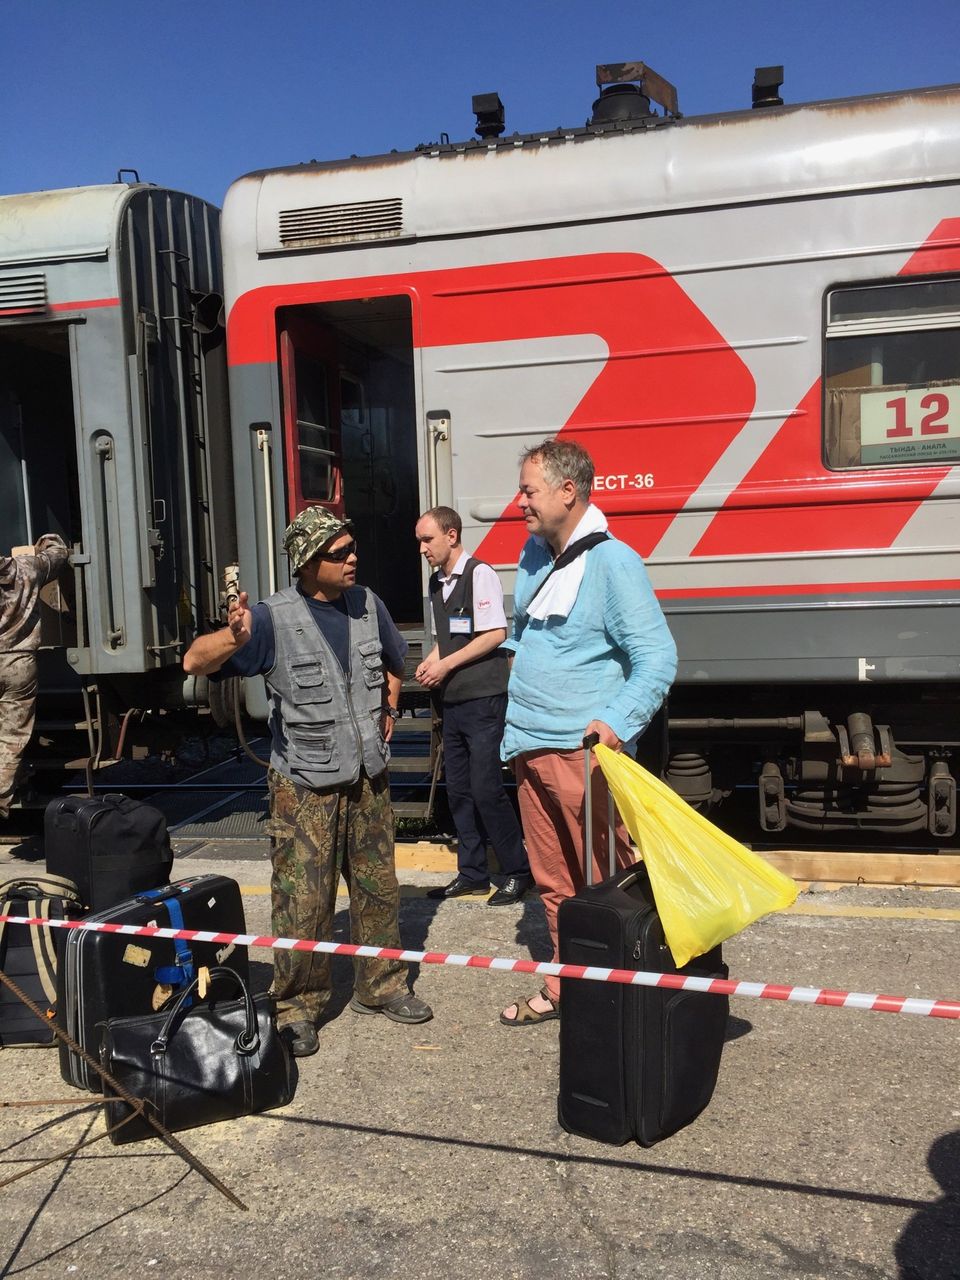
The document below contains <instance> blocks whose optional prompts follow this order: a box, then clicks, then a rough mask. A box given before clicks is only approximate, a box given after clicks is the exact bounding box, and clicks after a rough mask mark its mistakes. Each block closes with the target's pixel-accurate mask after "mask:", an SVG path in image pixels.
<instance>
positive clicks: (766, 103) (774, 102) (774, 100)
mask: <svg viewBox="0 0 960 1280" xmlns="http://www.w3.org/2000/svg"><path fill="white" fill-rule="evenodd" d="M782 84H783V67H757V68H755V70H754V73H753V104H752V105H753V106H754V107H755V108H756V107H782V106H783V99H782V98H781V97H780V86H781V85H782Z"/></svg>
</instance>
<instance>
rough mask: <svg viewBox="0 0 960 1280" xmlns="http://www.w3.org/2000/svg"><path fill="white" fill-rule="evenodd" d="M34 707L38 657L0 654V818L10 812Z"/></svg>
mask: <svg viewBox="0 0 960 1280" xmlns="http://www.w3.org/2000/svg"><path fill="white" fill-rule="evenodd" d="M36 706H37V655H36V654H35V653H0V818H6V817H7V816H8V815H9V813H10V803H11V801H12V800H13V792H14V788H15V787H16V785H17V774H18V772H19V770H20V762H21V760H22V759H23V755H24V752H25V751H26V749H27V743H28V742H29V741H30V737H31V735H32V733H33V717H34V712H35V711H36Z"/></svg>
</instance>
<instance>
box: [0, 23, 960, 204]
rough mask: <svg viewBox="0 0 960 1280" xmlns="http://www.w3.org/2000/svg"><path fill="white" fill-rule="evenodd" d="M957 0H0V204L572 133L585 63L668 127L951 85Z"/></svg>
mask: <svg viewBox="0 0 960 1280" xmlns="http://www.w3.org/2000/svg"><path fill="white" fill-rule="evenodd" d="M958 36H960V0H910V3H908V4H904V3H902V0H872V2H869V3H868V2H867V0H798V2H796V3H794V2H792V0H728V3H724V2H723V0H673V3H672V4H660V5H657V4H652V3H650V0H642V2H641V0H589V2H588V0H514V3H506V2H505V0H470V3H466V2H465V0H447V3H442V2H441V0H400V2H398V3H388V2H387V0H351V2H350V3H348V2H347V0H338V2H337V3H330V2H329V0H313V2H312V3H311V2H308V0H275V2H274V3H271V4H266V3H262V2H261V0H232V2H231V0H190V2H187V0H163V2H162V3H158V2H157V0H153V3H150V4H147V3H144V2H143V0H0V49H2V51H3V64H4V71H3V94H4V99H5V100H4V104H3V108H2V111H3V117H2V121H3V123H2V132H0V193H4V194H8V193H12V192H20V191H34V190H39V189H41V188H51V187H66V186H74V185H80V184H84V183H99V182H112V181H113V180H114V178H115V177H116V172H117V170H118V169H119V168H121V167H133V168H135V169H137V170H138V171H139V174H140V176H141V178H142V179H143V180H144V181H149V182H155V183H157V184H159V185H164V186H171V187H175V188H179V189H181V190H184V191H190V192H192V193H194V194H197V195H200V196H204V197H205V198H207V199H209V200H212V201H214V202H215V203H217V204H219V203H221V202H222V200H223V196H224V193H225V191H226V189H227V187H228V186H229V184H230V182H231V181H232V180H233V179H234V178H237V177H239V176H240V175H241V174H243V173H247V172H249V171H250V170H252V169H260V168H267V167H270V166H273V165H281V164H294V163H297V162H298V161H301V160H310V159H318V160H323V159H337V158H340V157H343V156H347V155H351V154H359V155H368V154H376V153H378V152H383V151H389V150H391V149H392V148H397V149H400V150H406V149H408V148H411V147H414V146H416V145H417V143H419V142H427V141H432V140H435V139H437V138H439V136H440V134H441V132H445V133H447V134H449V135H450V137H451V138H452V139H454V140H457V139H462V138H467V137H470V136H472V132H473V127H474V119H473V115H472V113H471V110H470V99H471V96H472V95H473V94H474V93H483V92H489V91H492V90H496V91H498V92H499V93H500V96H501V98H502V99H503V101H504V103H505V106H506V111H507V129H508V132H512V131H513V130H514V129H516V130H518V131H520V132H528V131H532V130H536V129H549V128H555V127H557V126H558V125H567V126H569V125H579V124H582V123H583V122H584V120H585V119H586V117H587V116H588V115H589V113H590V105H591V102H592V100H593V98H594V96H595V94H596V90H595V86H594V68H595V65H596V64H597V63H598V62H614V61H626V60H631V59H640V60H643V61H645V62H646V63H648V65H650V66H651V67H653V68H654V69H655V70H657V71H658V72H660V73H661V74H662V75H663V76H665V77H666V79H668V80H670V81H672V82H673V84H675V85H676V86H677V89H678V91H679V101H680V108H681V110H682V111H683V112H684V113H685V114H686V115H697V114H702V113H705V112H711V111H725V110H733V109H736V108H741V107H746V106H749V103H750V85H751V82H752V80H753V69H754V67H755V66H760V65H766V64H771V63H783V64H784V66H785V83H784V89H783V93H784V97H785V99H786V100H787V101H789V102H802V101H810V100H812V99H818V98H831V97H845V96H848V95H852V94H861V93H873V92H883V91H887V90H895V89H905V88H915V87H917V86H921V85H929V84H946V83H949V82H951V81H954V80H960V63H958V58H957V53H956V50H957V45H958Z"/></svg>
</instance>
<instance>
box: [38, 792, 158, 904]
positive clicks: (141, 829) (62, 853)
mask: <svg viewBox="0 0 960 1280" xmlns="http://www.w3.org/2000/svg"><path fill="white" fill-rule="evenodd" d="M43 837H44V854H45V857H46V861H47V870H48V871H49V872H50V873H51V874H52V875H57V876H69V877H70V879H71V880H74V881H75V882H76V884H77V887H78V889H79V890H80V897H81V898H82V899H83V902H84V904H85V905H86V908H87V910H88V911H105V910H106V909H107V908H108V907H112V906H114V905H115V904H116V903H118V902H123V901H125V899H127V898H130V897H132V896H133V895H134V894H136V893H140V892H141V890H143V889H156V888H158V887H159V886H160V885H164V884H169V883H170V868H171V867H172V865H173V853H172V851H171V849H170V837H169V836H168V835H167V822H166V819H165V818H164V816H163V814H162V813H161V812H160V810H159V809H155V808H154V807H153V806H152V805H149V804H142V803H141V802H140V801H139V800H131V799H130V797H129V796H121V795H105V796H63V797H60V798H58V799H56V800H51V801H50V803H49V804H48V805H47V809H46V812H45V814H44V819H43Z"/></svg>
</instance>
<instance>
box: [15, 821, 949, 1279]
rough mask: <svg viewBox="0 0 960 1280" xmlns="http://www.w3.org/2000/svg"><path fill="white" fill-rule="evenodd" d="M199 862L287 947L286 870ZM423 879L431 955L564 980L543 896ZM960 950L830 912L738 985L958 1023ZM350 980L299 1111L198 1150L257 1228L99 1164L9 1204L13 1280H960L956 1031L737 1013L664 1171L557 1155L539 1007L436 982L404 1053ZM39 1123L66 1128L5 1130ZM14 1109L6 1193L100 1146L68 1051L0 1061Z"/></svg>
mask: <svg viewBox="0 0 960 1280" xmlns="http://www.w3.org/2000/svg"><path fill="white" fill-rule="evenodd" d="M181 847H182V849H183V850H185V851H186V852H188V855H189V856H185V857H180V858H179V859H178V862H177V865H176V867H175V873H176V874H178V875H183V874H189V875H196V874H202V873H204V872H210V871H212V872H217V873H220V874H226V875H231V876H234V877H235V878H236V879H237V880H238V881H239V882H240V883H241V885H243V886H244V889H245V893H244V899H245V907H246V912H247V924H248V927H249V928H250V929H251V930H255V931H258V932H269V897H268V895H267V893H266V886H267V883H268V869H267V865H266V860H265V857H264V850H263V846H262V845H254V844H249V843H246V844H242V845H234V846H230V845H226V844H221V845H209V844H207V845H203V844H199V845H198V844H196V843H194V844H192V845H183V846H181ZM398 857H399V866H400V879H401V883H402V887H403V898H402V915H401V929H402V935H403V940H404V943H405V944H406V945H407V946H409V947H411V948H416V949H425V948H429V949H432V950H437V951H453V952H468V953H482V954H487V955H502V956H533V957H534V958H535V959H545V958H548V956H549V946H548V942H547V934H546V929H545V926H544V922H543V914H542V909H541V907H540V903H539V900H538V899H537V898H536V896H532V895H528V897H527V898H526V899H525V900H524V902H523V904H521V905H519V906H517V907H507V908H491V907H488V906H487V905H486V904H485V902H484V901H483V900H482V899H469V900H463V899H461V900H458V901H454V902H446V903H442V904H438V903H435V902H433V901H431V900H430V899H427V898H426V897H425V896H424V892H425V889H426V888H427V887H429V886H430V885H433V884H440V883H443V882H444V881H445V879H446V878H447V872H446V871H445V870H444V869H443V866H444V863H443V857H442V855H440V856H439V860H438V863H437V868H438V869H434V870H428V871H424V870H417V869H413V867H412V866H411V865H409V864H410V863H411V862H412V861H413V859H411V858H410V856H409V855H408V854H406V853H405V852H404V850H403V847H402V846H401V847H400V849H399V854H398ZM416 865H417V866H422V865H423V862H422V860H419V861H417V862H416ZM18 866H19V864H18V863H17V862H16V861H13V860H9V859H8V861H7V862H6V863H0V877H5V876H6V875H8V874H13V873H14V872H15V871H16V870H17V869H18ZM342 907H343V909H342V910H340V911H339V912H338V916H337V936H338V937H340V938H345V937H346V928H347V920H346V909H345V908H346V899H345V898H344V899H343V900H342ZM958 923H960V893H958V892H957V891H955V890H944V889H941V890H936V891H923V890H918V889H904V888H882V889H881V888H866V887H858V888H854V887H850V888H845V889H841V890H836V891H831V892H826V891H820V890H818V889H817V888H816V887H814V888H813V889H812V890H809V891H807V892H805V893H803V894H802V895H801V898H800V900H799V902H798V904H797V907H796V908H795V909H794V910H792V911H791V912H789V913H782V914H780V915H778V916H776V917H773V918H770V919H767V920H765V921H762V922H761V923H759V924H757V925H754V926H753V927H752V928H750V929H749V930H747V931H746V932H745V933H743V934H741V935H740V936H739V937H738V938H735V939H733V940H732V941H731V942H729V943H728V944H726V945H725V948H724V950H725V957H726V959H727V961H728V963H729V965H730V971H731V976H732V977H735V978H741V979H749V980H757V981H775V982H782V983H787V984H802V985H811V986H829V987H835V988H840V989H844V990H857V991H866V992H889V993H892V994H903V995H918V996H943V997H949V998H956V997H958V996H960V931H958V927H957V926H958ZM252 960H253V962H254V963H253V974H254V978H255V982H256V984H257V985H259V986H262V987H266V985H267V984H268V982H269V979H270V967H269V960H270V956H269V953H268V952H265V951H258V952H255V953H254V954H253V955H252ZM334 975H335V988H336V990H335V999H334V1002H333V1008H332V1011H331V1017H330V1019H329V1020H328V1021H327V1022H326V1023H325V1025H324V1026H323V1028H322V1029H321V1033H320V1046H321V1047H320V1052H319V1053H318V1054H317V1055H316V1056H315V1057H313V1058H310V1059H305V1060H302V1061H301V1062H300V1063H299V1084H298V1088H297V1092H296V1096H295V1098H294V1100H293V1102H292V1103H291V1104H290V1105H289V1106H288V1107H286V1108H284V1109H282V1110H280V1111H275V1112H271V1113H268V1114H264V1115H260V1116H255V1117H248V1118H245V1119H242V1120H239V1121H235V1122H230V1123H225V1124H220V1125H214V1126H209V1127H207V1128H204V1129H199V1130H194V1131H191V1132H188V1133H186V1134H184V1135H182V1136H183V1139H184V1141H185V1143H186V1144H187V1146H188V1147H189V1148H190V1149H191V1150H192V1151H193V1152H194V1153H195V1154H196V1155H197V1156H198V1157H199V1158H200V1159H201V1160H203V1161H204V1162H205V1163H206V1164H207V1165H209V1166H210V1167H211V1168H212V1169H213V1170H214V1171H215V1172H216V1173H217V1175H218V1176H219V1177H221V1178H222V1179H223V1180H224V1181H225V1182H226V1183H227V1185H229V1186H230V1187H231V1188H232V1189H233V1190H234V1191H235V1192H236V1193H237V1194H238V1195H239V1196H240V1197H241V1199H243V1200H244V1201H245V1202H246V1203H247V1205H248V1206H249V1209H248V1211H247V1212H241V1211H240V1210H238V1209H236V1208H234V1207H233V1206H232V1205H230V1204H229V1202H228V1201H226V1200H225V1199H224V1198H223V1197H222V1196H221V1195H219V1194H218V1193H217V1191H215V1190H214V1189H213V1188H212V1187H210V1186H209V1185H208V1184H207V1183H205V1182H204V1181H203V1179H202V1178H201V1177H200V1176H199V1175H198V1174H197V1173H195V1172H191V1171H189V1170H188V1169H187V1168H186V1166H185V1165H184V1164H183V1163H182V1162H181V1161H180V1160H179V1159H178V1157H177V1156H175V1155H173V1154H171V1153H170V1152H169V1151H168V1150H167V1149H166V1148H164V1147H163V1145H162V1144H161V1143H160V1142H159V1141H149V1142H144V1143H139V1144H136V1145H132V1146H128V1147H123V1148H113V1147H111V1146H110V1145H109V1143H108V1142H107V1141H106V1140H104V1141H101V1142H97V1143H94V1144H93V1145H92V1146H89V1147H87V1148H85V1149H84V1150H83V1151H81V1152H80V1153H78V1154H77V1155H75V1156H73V1157H71V1158H70V1159H68V1160H66V1161H61V1162H57V1163H55V1164H52V1165H49V1166H48V1167H46V1168H44V1169H41V1170H39V1171H36V1172H31V1173H29V1174H28V1176H25V1177H23V1178H21V1179H20V1180H18V1181H17V1182H14V1183H12V1184H11V1185H8V1186H6V1187H3V1188H0V1196H2V1202H0V1276H7V1275H10V1276H13V1275H26V1276H30V1277H38V1278H39V1277H48V1276H50V1277H53V1276H57V1277H60V1276H67V1275H69V1276H78V1277H102V1276H110V1275H120V1274H123V1275H128V1274H135V1275H138V1276H148V1275H150V1274H155V1275H163V1276H167V1277H176V1278H180V1277H183V1278H184V1280H192V1278H194V1277H211V1278H212V1277H231V1278H234V1277H235V1278H236V1280H247V1278H248V1277H250V1278H252V1277H256V1278H257V1280H262V1277H274V1278H275V1280H294V1278H297V1277H302V1276H307V1275H314V1274H318V1273H320V1274H323V1275H325V1276H328V1277H331V1278H333V1280H340V1278H341V1277H343V1278H347V1277H350V1278H353V1277H357V1278H361V1277H363V1278H365V1277H373V1276H377V1277H395V1276H396V1277H401V1276H402V1277H423V1278H424V1280H428V1278H432V1277H448V1276H456V1277H463V1278H464V1280H472V1278H473V1277H477V1278H478V1280H480V1278H482V1280H500V1278H501V1277H503V1278H506V1277H524V1278H526V1277H530V1278H536V1280H540V1278H541V1277H544V1278H546V1277H554V1276H556V1275H558V1274H560V1273H562V1274H563V1275H564V1276H568V1277H584V1278H586V1277H590V1278H593V1277H611V1278H612V1277H617V1278H621V1277H633V1276H637V1277H640V1276H644V1277H648V1276H649V1277H653V1276H658V1277H668V1278H670V1280H687V1278H690V1280H693V1278H694V1277H696V1278H697V1280H699V1278H700V1277H711V1278H716V1280H761V1278H762V1280H767V1278H768V1277H775V1278H777V1280H780V1278H783V1280H793V1278H794V1277H796V1278H797V1280H800V1278H801V1277H802V1278H803V1280H809V1278H811V1277H824V1280H826V1278H828V1277H829V1278H830V1280H835V1278H845V1277H851V1278H856V1280H870V1278H873V1277H887V1276H894V1277H901V1278H903V1280H906V1278H908V1277H909V1278H910V1280H916V1278H918V1277H921V1278H923V1280H947V1278H948V1277H949V1278H951V1280H957V1277H960V1094H958V1071H957V1063H958V1057H960V1024H958V1023H957V1022H948V1021H941V1020H935V1019H931V1018H919V1017H912V1016H906V1015H890V1014H880V1013H860V1012H853V1011H846V1010H842V1009H835V1008H822V1007H811V1006H800V1005H794V1004H783V1003H779V1002H774V1001H767V1000H764V1001H761V1000H746V999H740V1000H734V1001H731V1018H730V1024H729V1030H728V1039H727V1044H726V1046H725V1050H724V1058H723V1064H722V1067H721V1073H720V1080H719V1083H718V1087H717V1091H716V1093H715V1095H714V1098H713V1101H712V1103H711V1105H710V1107H709V1108H708V1109H707V1111H706V1112H705V1113H704V1114H703V1115H702V1116H701V1117H700V1118H699V1119H698V1120H697V1121H696V1122H695V1123H694V1124H693V1125H692V1126H690V1127H689V1128H688V1129H686V1130H684V1131H683V1132H682V1133H680V1134H678V1135H676V1136H675V1137H673V1138H670V1139H668V1140H667V1141H665V1142H663V1143H661V1144H660V1145H659V1146H657V1147H654V1148H651V1149H649V1150H643V1149H641V1148H639V1147H637V1146H634V1145H629V1146H625V1147H608V1146H603V1145H600V1144H597V1143H594V1142H590V1141H587V1140H585V1139H581V1138H576V1137H572V1136H571V1135H569V1134H567V1133H565V1132H564V1131H563V1130H562V1129H561V1128H560V1127H559V1125H558V1123H557V1118H556V1091H557V1023H556V1022H552V1023H545V1024H543V1025H542V1026H537V1027H532V1028H523V1029H517V1028H511V1029H508V1028H505V1027H501V1026H500V1025H499V1024H498V1022H497V1014H498V1012H499V1010H500V1009H501V1008H502V1007H503V1006H504V1005H506V1004H507V1003H509V1001H510V1000H511V999H512V998H513V997H514V996H516V995H518V994H530V993H531V992H532V991H533V990H534V989H535V988H536V986H537V982H536V979H535V978H533V979H531V978H524V977H523V976H518V975H511V974H498V973H496V972H489V971H482V970H464V969H455V968H439V967H427V966H424V968H423V971H422V973H421V974H420V975H419V976H418V978H417V988H416V989H417V991H418V993H419V994H421V995H422V996H423V997H424V998H425V999H427V1000H429V1001H430V1003H431V1004H432V1005H433V1007H434V1010H435V1014H436V1016H435V1018H434V1020H433V1021H432V1022H430V1023H427V1024H424V1025H422V1026H418V1027H405V1026H399V1025H397V1024H395V1023H392V1022H389V1021H388V1020H387V1019H385V1018H379V1017H377V1018H371V1017H363V1016H358V1015H356V1014H353V1013H351V1012H350V1011H349V1009H347V1008H346V1004H347V1001H348V1000H349V995H350V982H351V962H350V961H349V960H341V959H340V958H336V959H335V961H334ZM42 1099H69V1101H68V1102H67V1103H66V1105H47V1106H38V1107H20V1106H17V1107H13V1106H9V1105H8V1104H10V1103H14V1102H30V1101H36V1100H42ZM0 1102H2V1103H3V1104H4V1105H3V1106H2V1107H0V1179H2V1178H5V1177H9V1176H11V1175H13V1174H15V1173H18V1172H21V1171H24V1170H27V1169H29V1168H30V1166H31V1164H32V1163H33V1162H34V1161H37V1160H40V1159H42V1158H44V1157H46V1156H50V1155H54V1154H55V1153H57V1152H59V1151H62V1150H63V1149H64V1148H67V1147H71V1146H73V1145H74V1144H75V1143H77V1142H79V1141H81V1140H82V1139H84V1138H85V1137H92V1136H94V1135H95V1134H97V1133H99V1132H102V1127H103V1120H102V1118H101V1116H100V1109H99V1108H98V1107H95V1106H91V1105H89V1104H90V1096H89V1095H86V1094H83V1093H80V1092H79V1091H75V1090H72V1089H71V1088H70V1087H69V1086H67V1085H65V1084H64V1083H63V1081H62V1080H61V1079H60V1076H59V1071H58V1063H57V1055H56V1053H55V1052H54V1051H50V1050H31V1049H8V1050H5V1051H3V1052H2V1053H0Z"/></svg>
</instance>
